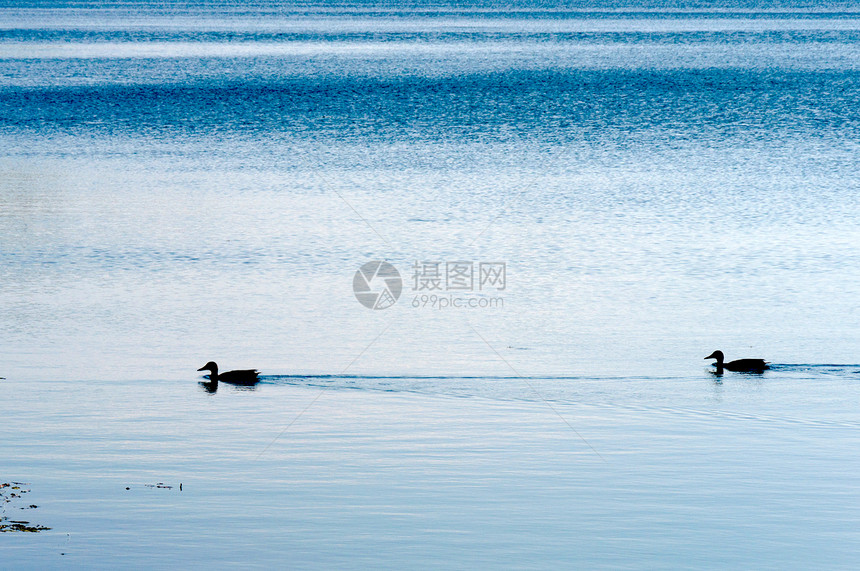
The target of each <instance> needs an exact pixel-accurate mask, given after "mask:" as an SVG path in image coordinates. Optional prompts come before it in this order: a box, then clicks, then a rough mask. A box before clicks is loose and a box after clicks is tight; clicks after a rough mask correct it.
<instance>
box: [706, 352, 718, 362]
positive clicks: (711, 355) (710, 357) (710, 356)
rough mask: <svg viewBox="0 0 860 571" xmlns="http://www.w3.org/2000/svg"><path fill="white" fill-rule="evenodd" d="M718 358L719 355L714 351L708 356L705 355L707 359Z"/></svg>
mask: <svg viewBox="0 0 860 571" xmlns="http://www.w3.org/2000/svg"><path fill="white" fill-rule="evenodd" d="M716 358H717V356H716V355H715V354H714V353H711V354H710V355H708V356H707V357H705V359H704V360H707V359H716Z"/></svg>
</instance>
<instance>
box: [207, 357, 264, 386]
mask: <svg viewBox="0 0 860 571" xmlns="http://www.w3.org/2000/svg"><path fill="white" fill-rule="evenodd" d="M197 370H198V371H209V375H207V376H208V377H209V382H208V383H200V384H201V385H204V386H205V387H206V388H209V389H210V390H212V391H214V390H215V389H217V388H218V382H219V381H220V382H222V383H227V384H230V385H239V386H243V387H251V386H254V385H256V384H257V383H258V382H260V379H259V375H260V373H258V372H257V370H256V369H244V370H240V371H225V372H223V373H220V374H219V373H218V365H217V364H216V363H215V361H209V362H208V363H206V364H205V365H203V366H202V367H200V368H199V369H197Z"/></svg>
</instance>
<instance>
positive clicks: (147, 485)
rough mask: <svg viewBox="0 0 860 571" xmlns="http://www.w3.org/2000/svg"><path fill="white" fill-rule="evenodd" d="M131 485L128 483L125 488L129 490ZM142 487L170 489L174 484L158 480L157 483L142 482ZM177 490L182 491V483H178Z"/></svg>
mask: <svg viewBox="0 0 860 571" xmlns="http://www.w3.org/2000/svg"><path fill="white" fill-rule="evenodd" d="M131 486H132V485H131V484H130V485H128V486H126V487H125V489H126V490H131ZM143 487H145V488H154V489H161V490H172V489H173V488H174V487H175V486H172V485H170V484H165V483H164V482H158V483H157V484H144V485H143ZM179 491H180V492H181V491H182V484H179Z"/></svg>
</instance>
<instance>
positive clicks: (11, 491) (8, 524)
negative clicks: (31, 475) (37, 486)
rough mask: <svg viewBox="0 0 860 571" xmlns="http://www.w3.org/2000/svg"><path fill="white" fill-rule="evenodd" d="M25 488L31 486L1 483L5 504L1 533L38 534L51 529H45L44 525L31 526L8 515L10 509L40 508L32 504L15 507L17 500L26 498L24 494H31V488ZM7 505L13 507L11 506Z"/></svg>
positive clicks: (1, 520)
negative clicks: (7, 511)
mask: <svg viewBox="0 0 860 571" xmlns="http://www.w3.org/2000/svg"><path fill="white" fill-rule="evenodd" d="M25 486H29V484H27V483H25V482H0V499H2V504H3V513H2V514H0V533H9V532H25V533H38V532H40V531H45V530H48V529H51V528H50V527H45V526H44V525H34V524H31V523H30V522H29V521H24V520H16V519H9V517H8V516H7V515H6V510H7V509H9V508H14V507H17V508H18V509H20V510H30V509H36V508H38V507H39V506H37V505H36V504H30V505H27V506H24V507H18V506H15V505H14V503H15V502H16V501H17V500H20V499H21V498H22V497H23V496H24V494H29V493H30V488H27V487H25ZM7 504H13V505H11V506H9V505H7Z"/></svg>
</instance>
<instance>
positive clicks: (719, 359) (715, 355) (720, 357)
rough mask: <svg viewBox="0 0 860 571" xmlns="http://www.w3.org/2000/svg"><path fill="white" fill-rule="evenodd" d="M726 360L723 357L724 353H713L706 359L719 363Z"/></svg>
mask: <svg viewBox="0 0 860 571" xmlns="http://www.w3.org/2000/svg"><path fill="white" fill-rule="evenodd" d="M724 358H725V357H724V356H723V352H722V351H714V352H713V353H711V354H710V355H708V356H707V357H705V359H716V360H717V363H722V362H723V359H724Z"/></svg>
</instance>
